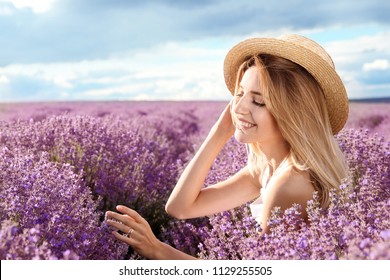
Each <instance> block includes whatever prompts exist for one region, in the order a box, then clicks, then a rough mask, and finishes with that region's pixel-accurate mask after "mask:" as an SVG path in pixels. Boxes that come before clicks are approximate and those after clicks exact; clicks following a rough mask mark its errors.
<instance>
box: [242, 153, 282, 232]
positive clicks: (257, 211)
mask: <svg viewBox="0 0 390 280" xmlns="http://www.w3.org/2000/svg"><path fill="white" fill-rule="evenodd" d="M287 162H288V161H287V160H284V161H283V162H282V163H281V164H280V165H279V166H278V168H277V169H276V170H275V174H276V173H277V171H278V170H280V168H281V167H282V166H283V165H285V164H286V163H287ZM269 179H270V178H269V167H268V166H267V167H266V169H265V170H264V175H263V178H262V180H261V189H260V196H259V197H258V198H257V199H256V200H255V201H253V202H252V203H251V204H250V205H249V207H250V209H251V214H252V217H253V218H254V219H255V220H256V222H258V223H259V224H260V225H261V215H262V212H263V201H264V200H265V198H266V197H267V184H268V182H269Z"/></svg>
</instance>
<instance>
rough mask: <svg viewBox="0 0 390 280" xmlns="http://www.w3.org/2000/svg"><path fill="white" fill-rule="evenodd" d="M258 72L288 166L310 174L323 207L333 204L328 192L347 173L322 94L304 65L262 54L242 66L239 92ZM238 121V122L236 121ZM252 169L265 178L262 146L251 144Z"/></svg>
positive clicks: (250, 160) (335, 188) (237, 85)
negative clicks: (286, 149) (248, 76)
mask: <svg viewBox="0 0 390 280" xmlns="http://www.w3.org/2000/svg"><path fill="white" fill-rule="evenodd" d="M252 66H255V67H257V69H258V71H259V74H260V77H261V79H260V80H261V85H260V88H261V92H262V94H263V98H264V102H265V104H266V108H267V109H268V110H269V112H270V113H271V114H272V116H273V117H274V118H275V120H276V123H277V125H278V128H279V130H280V132H281V134H282V136H283V138H284V139H285V140H286V142H287V143H288V145H289V147H290V153H289V155H288V160H289V162H290V163H291V164H292V165H293V167H294V168H296V169H297V170H301V171H307V172H308V173H309V175H310V178H311V181H312V183H313V186H314V188H315V190H316V191H318V194H319V199H320V204H321V206H322V207H327V206H328V205H329V192H330V190H331V189H334V190H336V192H337V191H338V187H339V185H340V184H341V181H342V179H343V178H345V177H346V174H347V166H346V163H345V160H344V156H343V154H342V152H341V150H340V148H339V146H338V145H337V142H336V141H335V139H334V137H333V134H332V128H331V125H330V122H329V117H328V112H327V109H326V105H325V97H324V94H323V91H322V89H321V87H320V86H319V84H318V83H317V82H316V80H315V79H314V78H313V76H312V75H310V74H309V73H308V72H307V71H306V70H305V69H304V68H303V67H301V66H300V65H298V64H296V63H294V62H292V61H290V60H287V59H284V58H282V57H278V56H274V55H268V54H261V55H257V56H252V57H250V58H248V59H247V60H246V61H245V62H244V63H243V64H241V66H240V68H239V71H238V75H237V81H236V92H238V88H239V84H240V82H241V79H242V77H243V75H244V73H245V71H246V70H247V69H248V68H249V67H252ZM233 119H234V118H233ZM248 146H249V153H248V165H249V168H250V170H251V171H252V172H254V171H257V172H259V173H260V174H263V171H264V169H265V167H266V161H265V157H264V155H263V153H262V152H261V149H260V146H259V144H258V143H251V144H248Z"/></svg>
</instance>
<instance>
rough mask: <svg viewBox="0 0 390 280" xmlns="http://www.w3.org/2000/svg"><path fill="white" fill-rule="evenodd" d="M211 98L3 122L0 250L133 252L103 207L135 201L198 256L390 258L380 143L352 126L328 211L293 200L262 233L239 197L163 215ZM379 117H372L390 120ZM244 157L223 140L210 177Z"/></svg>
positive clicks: (167, 236)
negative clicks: (236, 203) (220, 207)
mask: <svg viewBox="0 0 390 280" xmlns="http://www.w3.org/2000/svg"><path fill="white" fill-rule="evenodd" d="M210 104H211V103H210ZM210 104H208V103H195V104H191V105H190V106H189V104H185V103H173V104H171V103H155V104H151V103H150V104H146V105H145V104H144V105H143V106H139V105H137V106H135V107H133V108H131V109H128V108H127V109H126V108H122V109H118V107H117V106H115V107H111V108H109V107H106V109H104V110H103V111H101V110H100V111H99V110H95V111H94V112H98V113H97V114H90V116H86V115H84V116H80V115H78V114H61V115H58V116H49V113H46V114H45V113H42V110H40V112H38V111H33V112H29V113H28V114H26V116H27V117H25V118H24V119H25V120H22V121H15V120H7V121H3V122H1V123H0V199H1V200H0V221H1V230H0V259H73V258H80V259H126V258H132V259H134V258H138V256H137V255H136V254H133V253H132V251H131V249H129V248H128V247H127V246H125V245H123V244H121V243H118V242H117V241H115V240H114V239H113V237H112V236H111V234H109V229H107V228H106V226H105V223H104V214H103V213H104V212H105V211H106V210H108V209H113V207H114V206H115V205H116V204H125V205H128V206H130V207H131V208H133V209H135V210H137V211H139V212H140V213H141V214H142V215H143V216H144V217H145V218H146V219H147V220H148V221H149V222H150V224H151V226H152V229H153V230H154V232H155V233H156V235H157V236H158V237H159V238H161V239H162V240H164V241H165V242H167V243H170V244H172V245H174V246H175V247H177V248H179V249H181V250H183V251H185V252H188V253H190V254H192V255H197V256H199V257H202V258H206V259H340V258H343V259H356V258H359V259H381V258H382V259H383V258H384V259H390V231H389V230H390V227H389V221H390V219H389V218H390V209H389V208H390V207H389V206H390V190H389V184H390V182H389V177H390V176H389V175H390V173H389V172H390V169H389V166H390V164H389V163H390V162H389V161H390V160H389V143H385V142H384V141H383V139H381V138H380V137H379V136H375V135H373V134H368V133H367V132H364V131H359V130H351V131H350V130H344V131H342V132H341V133H340V134H339V135H338V140H339V142H340V145H341V146H342V148H343V150H344V151H345V153H346V155H347V158H348V161H349V163H350V166H351V170H350V176H349V177H348V179H347V180H346V181H345V182H344V184H342V185H341V186H340V187H341V188H342V190H343V191H344V192H345V193H348V195H346V196H345V197H336V196H335V197H334V199H333V201H332V205H331V207H330V208H329V210H328V211H326V212H323V211H319V209H318V207H317V204H316V201H315V200H313V202H312V203H311V204H310V206H309V209H308V213H309V215H310V220H311V223H310V225H306V224H304V223H302V221H300V220H299V218H298V216H299V215H298V213H299V211H300V209H299V208H298V207H294V208H292V209H289V210H288V211H286V213H280V212H278V211H275V213H274V214H275V215H274V217H273V219H272V221H271V223H272V225H273V230H272V232H271V234H269V235H266V236H262V237H260V236H259V235H258V234H257V232H256V229H257V226H256V223H255V221H254V220H253V219H252V218H251V217H250V214H249V213H248V206H247V205H244V206H242V207H239V208H237V209H234V210H231V211H227V212H224V213H221V214H218V215H215V216H212V217H206V218H203V219H193V220H188V221H176V220H173V219H171V218H170V217H169V216H167V215H166V214H165V211H164V203H165V201H166V199H167V197H168V195H169V193H170V191H171V190H172V188H173V186H174V185H175V183H176V180H177V178H178V176H179V175H180V172H181V171H182V169H183V168H184V166H185V164H186V162H187V161H188V160H189V159H190V158H191V156H192V155H193V153H194V152H195V150H196V147H197V146H198V145H199V143H200V141H201V140H202V138H203V137H204V136H205V133H207V130H208V128H209V127H210V125H211V124H212V123H213V120H215V118H216V117H217V116H218V114H219V112H220V111H221V110H222V108H223V106H224V104H222V103H215V104H212V105H213V106H208V105H210ZM116 105H117V104H116ZM67 106H68V108H70V109H71V110H74V109H72V106H70V105H67ZM114 108H115V110H114ZM95 109H96V108H95ZM71 110H70V111H71ZM74 111H77V110H74ZM59 112H61V110H60V111H59ZM110 112H113V113H115V116H113V115H110V114H109V113H110ZM29 114H30V116H33V115H34V116H35V117H34V118H31V119H30V120H29V118H28V115H29ZM91 115H93V116H91ZM377 115H378V110H377V111H376V115H375V116H374V117H376V118H377ZM36 116H38V117H36ZM384 116H386V115H385V114H384ZM361 118H363V119H365V120H367V119H368V118H369V115H368V114H366V115H362V117H361ZM383 118H384V121H383V120H382V121H381V122H382V124H381V125H383V123H385V124H386V123H390V122H389V121H388V120H386V119H385V118H386V117H383ZM354 121H355V122H356V123H359V119H358V118H356V117H355V120H354ZM350 123H353V122H350ZM368 123H370V122H368ZM361 124H362V123H360V124H359V125H361ZM370 125H371V123H370ZM370 128H371V129H372V127H370ZM376 132H378V130H377V131H376ZM383 133H384V135H388V133H389V131H386V130H383ZM245 161H246V154H245V149H244V147H243V146H242V145H239V144H238V143H236V142H235V141H234V140H231V141H229V142H228V144H227V145H226V147H225V148H224V150H223V151H222V153H221V154H220V156H219V157H218V159H217V160H216V162H215V165H214V166H213V169H212V170H211V173H210V175H209V177H208V179H207V184H210V183H213V182H216V181H219V180H223V179H225V178H227V177H228V176H230V175H231V174H232V173H234V172H235V171H237V170H239V169H240V168H241V167H242V166H243V165H244V164H245ZM347 190H353V193H352V194H350V193H349V192H347ZM284 221H287V223H285V222H284ZM298 224H299V225H300V226H299V227H297V225H298ZM287 225H288V226H287Z"/></svg>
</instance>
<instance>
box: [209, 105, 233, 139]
mask: <svg viewBox="0 0 390 280" xmlns="http://www.w3.org/2000/svg"><path fill="white" fill-rule="evenodd" d="M232 103H233V99H232V100H231V101H230V102H229V104H228V105H227V106H226V107H225V109H224V110H223V112H222V113H221V115H220V116H219V118H218V120H217V122H216V123H215V125H214V129H216V131H217V132H220V133H223V134H224V135H225V136H226V137H227V138H230V137H231V136H232V135H233V134H234V131H235V127H234V124H233V121H232V114H231V111H232Z"/></svg>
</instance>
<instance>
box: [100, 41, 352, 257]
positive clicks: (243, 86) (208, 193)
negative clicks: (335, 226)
mask: <svg viewBox="0 0 390 280" xmlns="http://www.w3.org/2000/svg"><path fill="white" fill-rule="evenodd" d="M224 75H225V82H226V84H227V87H228V89H229V90H230V92H231V93H232V94H233V99H232V100H231V102H229V104H228V105H227V106H226V108H225V110H224V111H223V112H222V114H221V116H220V117H219V119H218V120H217V122H216V123H215V125H214V126H213V127H212V129H211V131H210V132H209V134H208V136H207V138H206V139H205V141H204V142H203V144H202V145H201V147H200V148H199V150H198V151H197V153H196V154H195V156H194V158H193V159H192V160H191V161H190V163H189V164H188V166H187V167H186V169H185V170H184V172H183V174H182V175H181V177H180V179H179V181H178V182H177V185H176V186H175V188H174V190H173V191H172V194H171V196H170V197H169V199H168V202H167V204H166V211H167V212H168V213H169V214H170V215H172V216H174V217H176V218H178V219H188V218H194V217H200V216H207V215H211V214H214V213H217V212H221V211H225V210H228V209H232V208H235V207H237V206H240V205H242V204H244V203H246V202H248V201H252V200H254V199H256V200H255V201H254V202H253V203H252V204H251V210H252V214H253V216H254V217H255V218H256V220H257V221H258V222H259V223H260V225H261V228H262V232H261V234H263V233H266V232H268V231H269V227H268V225H267V220H268V219H269V217H270V215H271V211H272V209H273V208H274V207H281V209H282V210H284V209H287V208H289V207H291V206H292V205H293V204H295V203H297V204H300V205H302V209H305V207H306V204H307V201H308V200H311V199H312V198H313V193H314V192H318V194H319V198H320V203H321V206H322V207H327V206H328V204H329V192H330V190H331V189H337V187H338V186H339V184H340V183H341V180H342V179H343V178H344V177H345V176H346V165H345V162H344V160H343V156H342V153H341V151H340V149H339V147H338V146H337V144H336V142H335V140H334V137H333V135H334V134H336V133H337V132H338V131H340V130H341V128H342V127H343V126H344V124H345V122H346V119H347V117H348V98H347V94H346V91H345V88H344V85H343V83H342V81H341V79H340V77H339V76H338V75H337V73H336V71H335V68H334V65H333V62H332V59H331V58H330V56H329V55H328V54H327V52H326V51H325V50H324V49H323V48H322V47H321V46H319V45H318V44H317V43H315V42H314V41H312V40H310V39H308V38H305V37H303V36H299V35H288V36H284V37H280V38H277V39H272V38H253V39H248V40H245V41H243V42H241V43H239V44H237V45H236V46H234V47H233V48H232V49H231V50H230V51H229V53H228V54H227V56H226V58H225V63H224ZM233 135H234V137H235V138H236V139H237V140H238V141H239V142H242V143H244V144H246V145H247V146H248V150H249V153H248V164H247V166H245V167H244V168H243V169H242V170H240V171H239V172H237V173H236V174H235V175H234V176H232V177H230V178H228V179H227V180H225V181H223V182H219V183H217V184H215V185H211V186H207V187H206V188H204V181H205V179H206V177H207V175H208V172H209V170H210V168H211V166H212V164H213V162H214V160H215V158H216V157H217V155H218V154H219V152H220V151H221V149H222V148H223V147H224V145H225V144H226V142H227V140H228V139H230V138H231V137H232V136H233ZM117 210H118V211H119V212H120V213H121V214H119V213H115V212H111V211H109V212H107V217H108V218H113V219H116V220H118V221H120V223H118V222H115V221H111V220H108V221H107V223H108V224H109V225H111V226H113V227H115V228H116V229H118V231H120V232H122V233H124V234H120V233H119V232H116V231H115V232H114V233H113V234H114V235H115V237H116V238H117V239H119V240H121V241H123V242H125V243H127V244H128V245H130V246H132V247H133V248H134V249H135V250H136V251H137V252H138V253H139V254H141V255H143V256H145V257H146V258H149V259H193V258H194V257H192V256H189V255H186V254H184V253H183V252H180V251H178V250H176V249H174V248H172V247H170V246H168V245H166V244H165V243H162V242H161V241H159V240H158V239H157V238H156V237H155V236H154V235H153V233H152V231H151V230H150V227H149V224H148V223H147V221H145V220H144V219H143V218H142V217H141V216H140V215H139V214H138V213H136V212H135V211H134V210H131V209H129V208H127V207H125V206H118V207H117ZM302 217H303V218H304V219H306V218H307V214H306V212H305V210H303V212H302Z"/></svg>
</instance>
